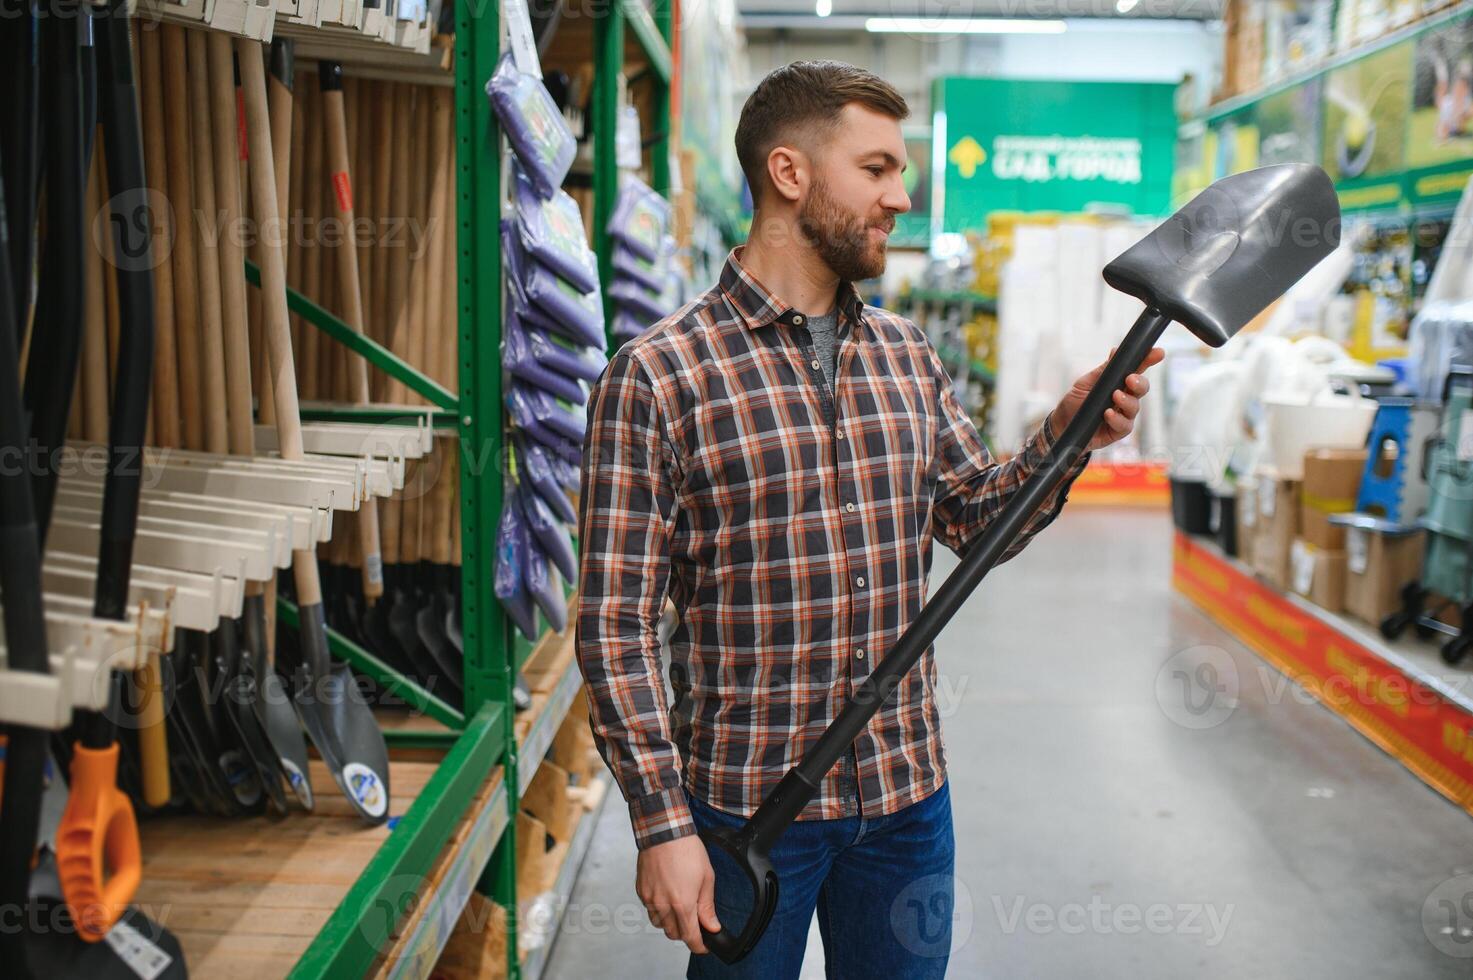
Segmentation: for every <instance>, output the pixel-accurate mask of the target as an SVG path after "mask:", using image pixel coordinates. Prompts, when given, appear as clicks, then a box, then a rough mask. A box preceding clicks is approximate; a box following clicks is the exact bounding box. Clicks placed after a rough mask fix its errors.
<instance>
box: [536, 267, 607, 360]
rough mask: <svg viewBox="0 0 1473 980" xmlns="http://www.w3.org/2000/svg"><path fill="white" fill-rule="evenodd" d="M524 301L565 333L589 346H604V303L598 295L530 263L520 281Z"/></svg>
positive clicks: (545, 268) (549, 270)
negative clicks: (538, 308)
mask: <svg viewBox="0 0 1473 980" xmlns="http://www.w3.org/2000/svg"><path fill="white" fill-rule="evenodd" d="M523 283H524V285H525V286H526V290H527V298H528V299H529V300H531V301H532V304H533V305H535V306H539V307H541V308H542V312H543V313H546V314H547V315H548V317H550V318H551V319H552V320H554V321H556V322H557V323H559V324H561V325H562V326H563V327H564V329H563V330H561V331H559V332H561V333H565V334H568V335H569V336H571V337H572V338H573V339H574V340H579V341H581V342H583V343H585V344H587V345H589V346H590V347H602V346H603V344H604V304H603V300H602V299H601V298H600V297H599V295H598V293H597V292H592V293H580V292H579V291H578V290H577V289H576V288H574V286H573V284H572V283H570V282H568V281H567V280H565V279H560V278H558V276H557V275H556V274H555V273H554V272H553V271H552V270H551V269H548V268H547V267H546V266H544V265H541V264H540V263H537V262H530V263H528V264H527V268H526V278H525V279H524V280H523Z"/></svg>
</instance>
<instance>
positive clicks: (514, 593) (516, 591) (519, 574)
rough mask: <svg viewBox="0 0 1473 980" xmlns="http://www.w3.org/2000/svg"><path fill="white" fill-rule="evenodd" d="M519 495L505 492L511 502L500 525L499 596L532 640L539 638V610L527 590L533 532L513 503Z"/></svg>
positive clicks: (524, 633)
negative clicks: (531, 535) (529, 542)
mask: <svg viewBox="0 0 1473 980" xmlns="http://www.w3.org/2000/svg"><path fill="white" fill-rule="evenodd" d="M514 497H515V494H514V493H512V492H510V491H508V492H506V493H503V494H502V499H503V500H505V501H506V502H507V506H504V507H503V508H502V510H501V521H500V523H499V524H497V526H496V567H495V569H493V575H492V577H493V578H494V580H495V589H496V598H497V601H499V602H500V603H501V605H502V608H504V609H505V610H506V614H507V615H508V616H510V617H511V620H512V622H513V623H516V625H517V629H519V630H521V631H522V635H523V636H525V637H526V638H527V639H528V640H531V641H532V642H534V643H535V642H536V641H537V610H536V604H535V600H534V599H533V598H532V594H531V593H530V592H529V591H528V590H527V584H526V577H525V566H526V563H527V535H528V534H529V533H530V532H529V531H528V529H527V527H526V524H525V523H524V521H523V519H522V514H521V509H520V508H518V507H515V506H512V505H511V501H512V500H513V499H514Z"/></svg>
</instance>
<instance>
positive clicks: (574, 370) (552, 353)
mask: <svg viewBox="0 0 1473 980" xmlns="http://www.w3.org/2000/svg"><path fill="white" fill-rule="evenodd" d="M526 338H527V349H528V350H529V351H530V352H531V354H532V356H533V357H535V358H536V359H537V360H538V362H539V363H541V364H543V365H545V366H547V367H549V368H551V369H552V370H554V371H558V372H560V373H562V374H567V375H571V376H572V377H575V378H579V379H581V380H583V381H597V380H598V376H599V375H600V374H603V370H604V368H605V367H607V366H608V363H609V358H608V355H606V354H605V353H604V352H603V351H602V350H601V349H599V348H597V347H581V346H575V345H573V344H571V343H569V342H568V341H566V340H564V339H563V338H561V337H559V336H557V335H555V334H548V333H547V332H545V331H542V330H535V329H534V330H528V331H527V332H526ZM568 401H576V402H579V403H580V404H581V403H583V402H586V401H588V399H587V398H570V399H568Z"/></svg>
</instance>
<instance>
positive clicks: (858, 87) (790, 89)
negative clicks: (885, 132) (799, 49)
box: [736, 61, 910, 204]
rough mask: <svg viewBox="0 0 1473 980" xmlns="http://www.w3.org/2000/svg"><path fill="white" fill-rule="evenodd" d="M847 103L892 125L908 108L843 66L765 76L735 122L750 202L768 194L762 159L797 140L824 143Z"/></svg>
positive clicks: (886, 88) (795, 68) (801, 65)
mask: <svg viewBox="0 0 1473 980" xmlns="http://www.w3.org/2000/svg"><path fill="white" fill-rule="evenodd" d="M851 102H857V103H859V104H860V105H862V106H864V107H866V108H868V109H873V110H874V111H875V112H879V113H883V114H884V115H887V116H890V117H892V118H894V119H905V118H906V117H908V116H909V115H910V107H909V106H907V105H906V104H905V98H904V96H902V95H901V94H900V93H899V92H897V91H896V90H895V87H894V86H893V85H891V84H890V83H889V82H887V81H885V80H884V79H883V78H880V77H879V76H878V75H876V74H874V73H873V72H868V71H865V70H864V69H863V68H856V67H854V66H853V65H847V64H845V63H844V62H842V61H795V62H793V63H792V64H790V65H784V66H783V67H781V68H775V69H773V70H772V71H770V72H768V73H767V76H766V77H765V78H763V79H762V81H760V82H758V83H757V87H756V88H755V89H753V90H752V94H751V95H749V96H748V97H747V102H746V104H745V105H743V106H742V116H741V119H740V120H739V121H738V122H737V129H736V150H737V160H738V161H740V162H741V165H742V173H744V174H746V175H747V185H748V186H749V187H750V188H751V189H752V202H753V203H754V204H756V203H758V202H760V201H761V199H762V195H763V194H764V193H766V189H767V155H768V154H769V153H771V152H772V148H773V147H775V146H780V145H783V144H789V145H791V144H792V143H793V142H794V141H795V139H798V138H800V137H801V138H802V139H803V140H804V142H806V143H807V144H808V145H809V146H816V145H820V144H821V143H822V142H823V141H825V140H827V139H828V137H829V136H831V135H832V134H833V132H834V130H835V128H836V127H837V126H838V124H839V118H840V112H841V111H842V110H843V108H844V107H845V106H846V105H848V104H849V103H851Z"/></svg>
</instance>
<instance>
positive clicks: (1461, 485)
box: [1381, 365, 1473, 665]
mask: <svg viewBox="0 0 1473 980" xmlns="http://www.w3.org/2000/svg"><path fill="white" fill-rule="evenodd" d="M1445 384H1446V387H1445V389H1444V394H1443V399H1442V431H1441V432H1440V433H1439V435H1438V438H1437V440H1436V441H1435V442H1434V443H1433V444H1432V446H1431V448H1430V449H1428V451H1427V460H1428V463H1427V483H1428V488H1429V496H1428V501H1427V513H1426V515H1425V516H1424V517H1423V518H1422V520H1421V524H1422V526H1423V527H1424V528H1426V530H1427V550H1426V553H1425V556H1424V557H1423V560H1422V577H1421V579H1420V580H1419V581H1416V582H1413V583H1410V584H1409V585H1407V586H1406V588H1405V589H1403V590H1402V601H1403V603H1404V604H1403V607H1402V608H1401V610H1399V611H1398V612H1396V613H1393V614H1392V615H1390V616H1388V617H1387V618H1386V619H1385V620H1383V621H1382V623H1381V632H1382V634H1383V635H1385V636H1387V637H1395V636H1397V635H1398V634H1400V633H1401V632H1402V630H1404V629H1405V628H1406V627H1407V626H1408V625H1412V626H1415V627H1416V630H1417V634H1418V635H1419V636H1420V637H1422V638H1423V639H1427V638H1430V637H1431V636H1433V635H1434V634H1438V633H1440V634H1443V635H1445V636H1447V637H1448V640H1447V641H1446V642H1444V643H1443V645H1442V651H1441V652H1442V659H1443V660H1444V661H1445V662H1447V663H1449V664H1454V665H1456V664H1458V663H1461V662H1462V660H1463V658H1464V657H1466V656H1467V655H1468V651H1469V650H1470V649H1473V508H1469V506H1468V502H1469V501H1470V500H1473V429H1470V428H1465V425H1466V423H1467V421H1468V418H1469V415H1468V413H1469V412H1470V411H1473V365H1454V366H1453V369H1452V371H1451V372H1450V373H1449V374H1448V376H1447V381H1446V383H1445ZM1429 603H1433V604H1432V605H1431V608H1428V606H1429ZM1450 606H1452V607H1457V609H1458V610H1459V613H1460V615H1459V622H1458V624H1457V625H1455V626H1450V625H1448V624H1447V623H1444V622H1442V620H1441V619H1440V618H1439V617H1440V615H1441V613H1442V612H1443V611H1444V610H1446V609H1447V608H1448V607H1450Z"/></svg>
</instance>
